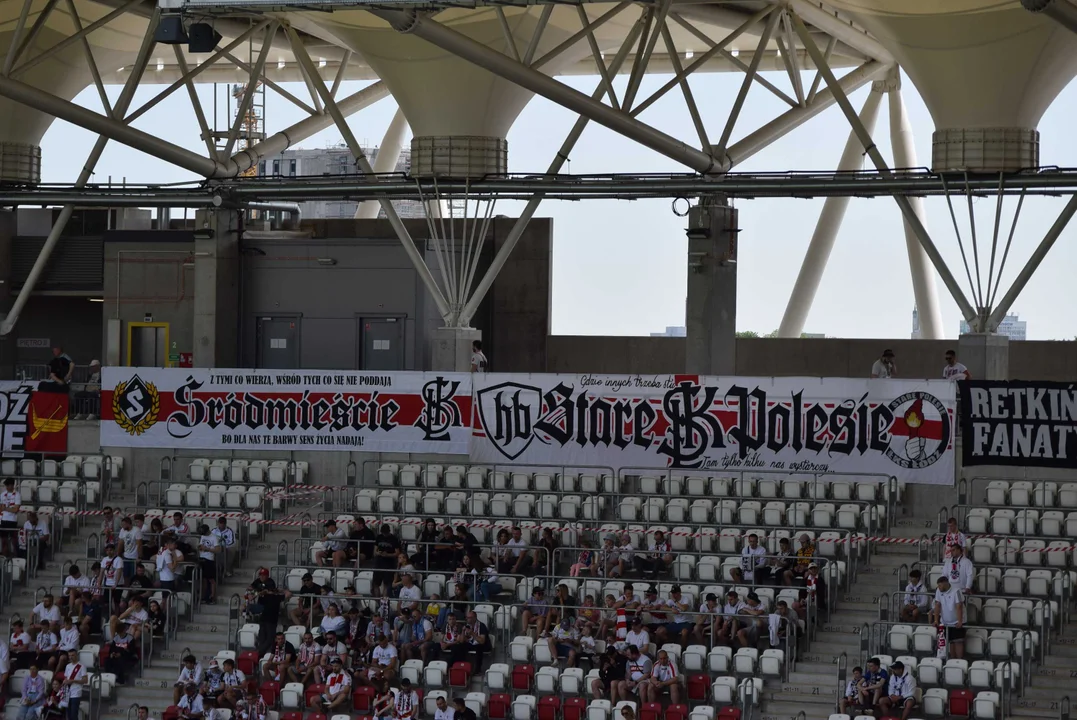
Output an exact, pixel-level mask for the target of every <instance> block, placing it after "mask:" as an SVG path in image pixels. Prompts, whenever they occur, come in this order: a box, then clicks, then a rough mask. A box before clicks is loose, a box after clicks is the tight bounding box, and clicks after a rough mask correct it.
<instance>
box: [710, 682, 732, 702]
mask: <svg viewBox="0 0 1077 720" xmlns="http://www.w3.org/2000/svg"><path fill="white" fill-rule="evenodd" d="M736 691H737V679H736V678H734V677H729V676H723V677H717V678H715V679H714V683H712V684H711V698H712V699H713V700H714V703H715V704H716V705H732V704H733V700H734V697H733V696H734V694H735V693H736Z"/></svg>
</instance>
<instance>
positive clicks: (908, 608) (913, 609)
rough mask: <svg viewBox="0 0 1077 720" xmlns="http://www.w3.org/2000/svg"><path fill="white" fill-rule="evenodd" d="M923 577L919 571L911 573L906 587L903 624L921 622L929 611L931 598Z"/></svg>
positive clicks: (902, 611) (902, 616) (902, 608)
mask: <svg viewBox="0 0 1077 720" xmlns="http://www.w3.org/2000/svg"><path fill="white" fill-rule="evenodd" d="M922 577H923V576H922V574H921V573H920V571H919V570H913V571H911V572H910V573H909V582H908V583H907V584H906V585H905V602H904V603H903V604H902V607H901V621H902V622H912V623H915V622H920V618H921V617H922V616H923V615H926V614H927V613H928V611H929V605H930V598H929V596H928V594H927V590H926V589H925V588H924V581H923V579H922Z"/></svg>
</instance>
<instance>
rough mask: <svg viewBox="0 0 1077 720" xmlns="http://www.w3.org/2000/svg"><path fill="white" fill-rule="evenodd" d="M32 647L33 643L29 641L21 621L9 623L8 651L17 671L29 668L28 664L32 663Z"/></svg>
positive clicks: (28, 635)
mask: <svg viewBox="0 0 1077 720" xmlns="http://www.w3.org/2000/svg"><path fill="white" fill-rule="evenodd" d="M32 647H33V641H32V640H31V639H30V634H29V633H27V632H26V630H25V629H24V628H23V624H22V620H16V621H15V622H13V623H11V640H10V642H9V643H8V649H9V650H10V651H11V657H12V658H14V660H15V667H16V668H17V669H20V670H21V669H24V668H28V667H30V663H32V662H33V661H34V653H33V650H31V648H32Z"/></svg>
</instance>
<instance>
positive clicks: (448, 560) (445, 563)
mask: <svg viewBox="0 0 1077 720" xmlns="http://www.w3.org/2000/svg"><path fill="white" fill-rule="evenodd" d="M428 547H432V548H433V563H434V564H433V567H431V568H428V569H433V570H451V569H452V568H454V567H456V566H457V565H458V562H457V557H456V535H455V534H454V533H453V531H452V527H451V526H449V525H445V526H443V527H442V528H441V531H440V532H439V533H438V534H437V535H435V536H434V544H433V546H428Z"/></svg>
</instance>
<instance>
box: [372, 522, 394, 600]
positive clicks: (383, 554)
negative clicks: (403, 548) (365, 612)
mask: <svg viewBox="0 0 1077 720" xmlns="http://www.w3.org/2000/svg"><path fill="white" fill-rule="evenodd" d="M399 549H400V541H399V540H398V539H397V538H396V535H393V529H392V528H391V527H389V526H388V525H382V526H381V531H380V532H379V533H378V541H377V543H376V544H375V545H374V567H375V568H376V572H375V573H374V588H375V590H376V589H377V588H380V587H381V586H382V585H385V586H386V588H389V587H391V586H392V584H393V572H394V571H395V570H396V566H397V561H396V551H397V550H399Z"/></svg>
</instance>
